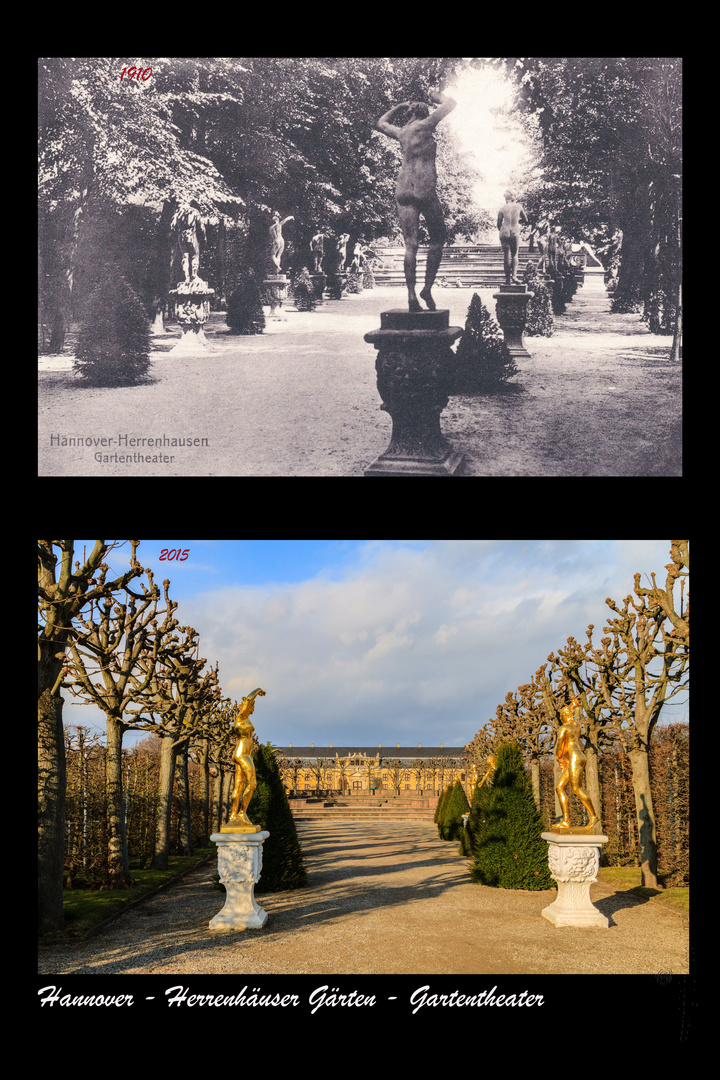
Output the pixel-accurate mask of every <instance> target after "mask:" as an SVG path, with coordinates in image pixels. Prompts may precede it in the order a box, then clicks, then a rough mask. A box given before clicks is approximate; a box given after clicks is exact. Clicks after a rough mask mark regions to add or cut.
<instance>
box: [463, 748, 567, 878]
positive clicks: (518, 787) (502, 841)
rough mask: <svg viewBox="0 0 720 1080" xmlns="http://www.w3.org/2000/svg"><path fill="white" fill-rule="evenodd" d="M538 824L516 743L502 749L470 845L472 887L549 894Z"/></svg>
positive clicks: (528, 782) (548, 872) (540, 824)
mask: <svg viewBox="0 0 720 1080" xmlns="http://www.w3.org/2000/svg"><path fill="white" fill-rule="evenodd" d="M542 828H543V826H542V820H541V818H540V813H539V811H538V809H537V806H536V805H535V799H534V798H533V792H532V785H531V783H530V779H529V777H528V775H527V773H526V772H525V767H524V764H523V756H522V750H521V749H520V747H519V746H518V744H517V743H507V742H506V743H501V744H500V746H499V747H498V750H497V755H496V770H495V775H494V777H493V786H492V792H491V794H490V798H489V800H488V805H487V810H486V813H485V817H484V820H483V821H482V823H481V825H480V829H479V831H478V835H477V839H476V843H475V862H474V864H473V867H472V869H471V871H470V872H471V875H472V878H473V880H474V881H477V882H479V883H480V884H481V885H495V886H499V887H500V888H501V889H532V890H539V889H551V888H553V885H554V882H553V879H552V878H551V877H550V870H549V867H548V847H547V844H546V842H545V841H544V840H543V838H542V836H541V833H542Z"/></svg>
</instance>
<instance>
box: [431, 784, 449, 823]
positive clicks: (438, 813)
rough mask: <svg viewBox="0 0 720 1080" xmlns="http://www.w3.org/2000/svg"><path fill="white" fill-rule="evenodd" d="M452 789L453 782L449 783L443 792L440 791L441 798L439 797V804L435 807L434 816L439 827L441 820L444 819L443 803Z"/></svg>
mask: <svg viewBox="0 0 720 1080" xmlns="http://www.w3.org/2000/svg"><path fill="white" fill-rule="evenodd" d="M451 790H452V784H448V786H447V787H446V788H443V790H442V792H441V793H440V798H439V799H438V802H437V806H436V807H435V817H434V818H433V821H434V822H435V824H436V825H437V826H438V827H439V826H440V821H441V819H442V812H443V804H444V803H445V800H446V799H447V798H448V796H449V794H450V791H451Z"/></svg>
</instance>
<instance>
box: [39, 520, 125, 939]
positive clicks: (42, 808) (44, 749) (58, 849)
mask: <svg viewBox="0 0 720 1080" xmlns="http://www.w3.org/2000/svg"><path fill="white" fill-rule="evenodd" d="M118 543H119V541H116V542H114V543H110V542H108V541H107V540H96V541H95V544H94V546H93V550H92V552H91V553H90V555H89V557H88V558H87V559H84V561H83V564H82V566H81V565H80V562H79V561H76V562H75V568H74V569H73V555H74V553H75V541H74V540H38V605H39V614H40V625H39V627H38V930H39V932H40V933H43V934H44V933H50V932H52V931H56V930H61V929H62V928H63V926H64V919H63V906H62V905H63V894H62V888H63V863H64V844H65V736H64V732H63V724H62V706H63V700H62V697H61V695H60V688H61V686H62V681H63V677H64V674H65V671H64V669H65V662H66V649H67V647H68V644H69V643H70V641H71V640H72V638H73V633H74V630H73V621H74V620H75V618H76V617H77V615H78V614H79V613H80V612H81V611H82V610H83V609H84V608H85V607H86V605H87V604H89V603H90V602H91V601H92V600H98V599H100V598H102V597H108V596H111V595H112V594H113V593H116V592H119V591H120V590H122V589H125V588H127V586H128V583H129V582H130V581H132V579H133V578H136V577H138V576H139V575H140V574H141V573H142V568H141V567H140V566H139V565H138V564H137V562H136V560H135V552H136V550H137V546H138V543H139V541H138V540H132V541H130V543H131V545H132V551H133V553H132V560H131V566H130V569H129V570H128V571H126V572H125V573H124V574H121V575H120V576H119V577H117V578H115V579H114V580H111V581H109V580H108V572H109V567H108V565H107V563H106V562H105V561H104V560H105V558H106V556H107V555H108V553H109V552H110V551H112V550H113V549H114V548H115V547H117V546H118ZM55 548H57V549H58V550H59V551H60V559H59V563H60V565H59V567H58V556H57V554H56V553H55V550H54V549H55Z"/></svg>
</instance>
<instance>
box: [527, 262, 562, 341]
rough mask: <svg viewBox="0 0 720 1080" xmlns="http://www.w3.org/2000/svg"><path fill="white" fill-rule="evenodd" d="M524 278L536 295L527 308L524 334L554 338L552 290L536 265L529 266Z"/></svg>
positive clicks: (529, 264) (530, 264)
mask: <svg viewBox="0 0 720 1080" xmlns="http://www.w3.org/2000/svg"><path fill="white" fill-rule="evenodd" d="M524 278H525V284H526V285H527V287H528V288H529V290H530V292H532V293H534V296H533V298H532V299H531V300H530V302H529V303H528V306H527V313H526V318H525V331H524V332H525V333H526V334H528V335H529V336H530V337H552V336H553V334H554V333H555V316H554V315H553V305H552V290H551V288H550V286H549V285H548V284H546V282H544V281H541V279H540V278H539V277H538V272H537V268H536V266H535V264H534V263H528V264H527V266H526V267H525V274H524Z"/></svg>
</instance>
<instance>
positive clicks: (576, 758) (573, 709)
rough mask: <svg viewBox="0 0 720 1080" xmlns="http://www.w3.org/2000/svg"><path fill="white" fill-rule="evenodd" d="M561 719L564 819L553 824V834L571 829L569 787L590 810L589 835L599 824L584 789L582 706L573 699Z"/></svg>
mask: <svg viewBox="0 0 720 1080" xmlns="http://www.w3.org/2000/svg"><path fill="white" fill-rule="evenodd" d="M560 720H561V723H562V726H561V727H560V728H559V729H558V735H557V744H556V746H555V760H556V761H557V763H558V765H559V766H560V768H561V770H562V772H561V775H560V780H559V782H558V785H557V787H556V788H555V791H556V792H557V797H558V802H559V803H560V808H561V810H562V815H563V816H562V821H559V822H558V823H557V824H556V825H553V831H561V830H563V829H569V828H571V825H570V807H569V805H568V796H567V790H566V789H567V787H568V784H569V785H570V789H571V791H572V792H573V794H574V795H577V797H578V799H579V800H580V802H581V803H582V804H583V806H584V807H585V809H586V810H587V813H588V817H589V818H590V822H589V824H588V825H586V826H585V827H584V829H583V831H584V832H590V831H591V830H592V828H593V826H594V825H595V824H596V823H597V820H598V816H597V814H596V813H595V808H594V806H593V804H592V803H591V801H590V796H589V795H588V793H587V792H586V791H585V790H584V789H583V787H582V786H581V785H582V778H583V772H584V770H585V754H584V753H583V747H582V742H581V739H580V704H579V702H578V700H577V698H576V697H575V696H573V697H572V699H571V701H570V704H569V705H564V706H563V707H562V709H561V710H560Z"/></svg>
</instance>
